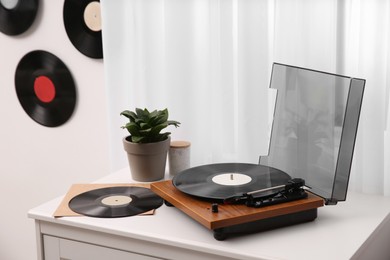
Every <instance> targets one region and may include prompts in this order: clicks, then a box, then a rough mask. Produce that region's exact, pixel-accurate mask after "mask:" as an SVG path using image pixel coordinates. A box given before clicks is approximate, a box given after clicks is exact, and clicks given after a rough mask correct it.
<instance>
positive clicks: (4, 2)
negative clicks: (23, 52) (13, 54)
mask: <svg viewBox="0 0 390 260" xmlns="http://www.w3.org/2000/svg"><path fill="white" fill-rule="evenodd" d="M38 5H39V1H38V0H1V1H0V31H1V32H2V33H4V34H7V35H18V34H22V33H24V32H25V31H26V30H27V29H28V28H30V26H31V25H32V24H33V22H34V19H35V16H36V14H37V11H38Z"/></svg>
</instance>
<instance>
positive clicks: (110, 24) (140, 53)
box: [101, 0, 390, 195]
mask: <svg viewBox="0 0 390 260" xmlns="http://www.w3.org/2000/svg"><path fill="white" fill-rule="evenodd" d="M101 4H102V19H103V48H104V64H105V72H106V86H107V95H108V99H109V104H110V111H109V114H110V117H109V124H110V126H111V140H110V142H111V149H112V150H111V156H112V169H113V170H115V169H118V168H120V167H124V166H126V165H127V162H126V157H125V154H124V152H123V149H122V147H121V138H122V137H124V136H125V135H126V132H125V131H124V130H122V129H120V126H121V125H123V124H124V122H125V120H124V118H120V116H119V113H120V112H121V111H122V110H125V109H134V108H135V107H147V108H150V109H162V108H165V107H167V108H168V109H169V112H170V118H171V119H173V120H178V121H180V122H181V123H182V125H181V127H180V128H178V129H175V128H173V129H172V128H170V129H168V130H170V131H171V132H172V138H173V139H185V140H188V141H190V142H191V143H192V147H191V152H192V157H191V160H192V165H199V164H205V163H215V162H229V161H230V162H232V161H234V162H251V163H257V160H258V156H259V155H264V154H266V152H267V149H268V147H267V145H268V137H269V136H268V92H267V89H268V87H269V80H270V73H271V66H272V63H273V62H281V63H285V64H290V65H296V66H301V67H308V68H313V69H317V70H323V71H328V72H332V73H340V74H345V75H347V76H352V77H360V78H364V79H366V80H367V83H366V91H365V96H364V100H363V107H362V114H361V119H360V124H359V130H358V137H357V143H356V147H355V157H354V163H353V167H352V173H351V181H350V183H351V188H352V189H355V190H359V191H363V192H367V193H379V194H386V195H388V194H390V174H389V171H390V163H389V162H388V161H389V159H390V158H389V157H390V134H389V133H388V132H387V129H388V125H389V124H390V120H389V119H387V117H389V113H388V112H387V111H388V107H389V105H388V99H389V90H388V86H389V82H388V77H387V75H388V72H389V66H388V61H390V59H389V55H390V54H389V51H388V50H389V48H390V46H389V41H388V37H389V33H388V31H389V28H388V27H389V3H388V1H386V0H378V1H370V0H350V1H337V0H314V1H313V0H263V1H259V0H115V1H111V0H102V1H101Z"/></svg>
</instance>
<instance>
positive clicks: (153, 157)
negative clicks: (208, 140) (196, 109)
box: [120, 108, 180, 182]
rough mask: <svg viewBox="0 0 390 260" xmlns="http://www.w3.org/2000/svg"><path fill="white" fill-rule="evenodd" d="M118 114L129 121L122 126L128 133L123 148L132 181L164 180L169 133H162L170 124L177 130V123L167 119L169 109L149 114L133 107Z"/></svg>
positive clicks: (144, 110) (145, 110)
mask: <svg viewBox="0 0 390 260" xmlns="http://www.w3.org/2000/svg"><path fill="white" fill-rule="evenodd" d="M120 115H122V116H125V117H127V118H128V119H129V122H128V123H127V124H126V125H124V126H122V128H123V129H127V131H128V132H129V133H130V135H129V136H126V137H124V138H123V147H124V149H125V151H126V152H127V158H128V161H129V164H130V170H131V174H132V177H133V179H134V180H136V181H143V182H150V181H156V180H160V179H163V178H164V175H165V165H166V159H167V153H168V150H169V145H170V140H171V138H170V134H171V133H170V132H165V133H161V131H162V130H163V129H164V128H166V127H168V126H170V125H174V126H175V127H178V126H179V125H180V122H177V121H173V120H168V109H164V110H154V111H152V112H149V111H148V110H147V109H146V108H145V109H141V108H136V109H135V111H129V110H125V111H123V112H122V113H121V114H120Z"/></svg>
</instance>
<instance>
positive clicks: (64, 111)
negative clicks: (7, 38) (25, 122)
mask: <svg viewBox="0 0 390 260" xmlns="http://www.w3.org/2000/svg"><path fill="white" fill-rule="evenodd" d="M15 89H16V94H17V96H18V99H19V102H20V104H21V105H22V107H23V109H24V111H25V112H26V113H27V114H28V115H29V116H30V117H31V118H32V119H33V120H34V121H36V122H37V123H39V124H41V125H44V126H48V127H56V126H60V125H62V124H64V123H65V122H66V121H67V120H68V119H69V118H70V117H71V115H72V114H73V111H74V108H75V106H76V87H75V83H74V80H73V77H72V75H71V73H70V71H69V70H68V68H67V67H66V65H65V64H64V63H63V62H62V61H61V60H60V59H59V58H58V57H57V56H55V55H53V54H51V53H49V52H46V51H41V50H36V51H32V52H29V53H28V54H26V55H25V56H24V57H23V58H22V59H21V60H20V61H19V64H18V65H17V68H16V72H15Z"/></svg>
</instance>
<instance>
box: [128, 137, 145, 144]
mask: <svg viewBox="0 0 390 260" xmlns="http://www.w3.org/2000/svg"><path fill="white" fill-rule="evenodd" d="M144 138H145V137H144V136H131V141H132V142H133V143H142V140H143V139H144Z"/></svg>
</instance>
